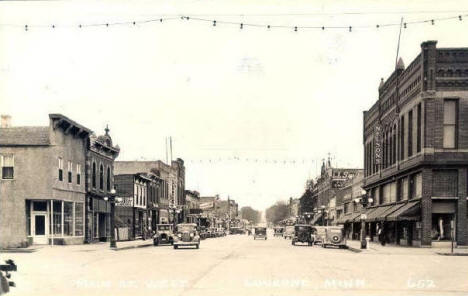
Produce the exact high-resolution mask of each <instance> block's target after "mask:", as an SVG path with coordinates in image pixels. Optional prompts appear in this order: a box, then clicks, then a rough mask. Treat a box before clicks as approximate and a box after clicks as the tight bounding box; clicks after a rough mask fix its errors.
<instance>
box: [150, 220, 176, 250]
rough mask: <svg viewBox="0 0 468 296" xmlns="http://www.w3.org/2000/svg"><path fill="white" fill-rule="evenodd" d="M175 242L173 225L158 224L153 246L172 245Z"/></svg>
mask: <svg viewBox="0 0 468 296" xmlns="http://www.w3.org/2000/svg"><path fill="white" fill-rule="evenodd" d="M173 241H174V231H173V226H172V224H157V225H156V229H155V233H154V235H153V245H155V246H158V245H160V244H171V245H172V243H173Z"/></svg>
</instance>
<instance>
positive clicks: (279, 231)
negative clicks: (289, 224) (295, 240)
mask: <svg viewBox="0 0 468 296" xmlns="http://www.w3.org/2000/svg"><path fill="white" fill-rule="evenodd" d="M274 231H275V232H274V233H273V236H283V231H284V228H283V227H281V226H276V227H275V228H274Z"/></svg>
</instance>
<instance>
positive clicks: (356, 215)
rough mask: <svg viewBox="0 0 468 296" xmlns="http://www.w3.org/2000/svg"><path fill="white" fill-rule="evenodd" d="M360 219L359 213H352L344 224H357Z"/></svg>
mask: <svg viewBox="0 0 468 296" xmlns="http://www.w3.org/2000/svg"><path fill="white" fill-rule="evenodd" d="M360 217H361V213H353V214H352V215H351V218H350V219H349V220H348V221H346V222H349V223H353V222H359V221H361V218H360Z"/></svg>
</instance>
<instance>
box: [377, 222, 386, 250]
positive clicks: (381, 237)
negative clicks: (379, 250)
mask: <svg viewBox="0 0 468 296" xmlns="http://www.w3.org/2000/svg"><path fill="white" fill-rule="evenodd" d="M377 235H378V236H379V241H380V244H381V245H382V246H385V243H386V242H385V231H384V227H383V224H382V223H381V224H378V225H377Z"/></svg>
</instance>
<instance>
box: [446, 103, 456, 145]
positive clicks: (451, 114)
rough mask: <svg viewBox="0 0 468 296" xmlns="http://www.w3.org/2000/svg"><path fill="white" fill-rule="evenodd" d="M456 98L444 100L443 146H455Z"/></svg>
mask: <svg viewBox="0 0 468 296" xmlns="http://www.w3.org/2000/svg"><path fill="white" fill-rule="evenodd" d="M457 103H458V102H457V100H444V143H443V146H444V148H456V147H457Z"/></svg>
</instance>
